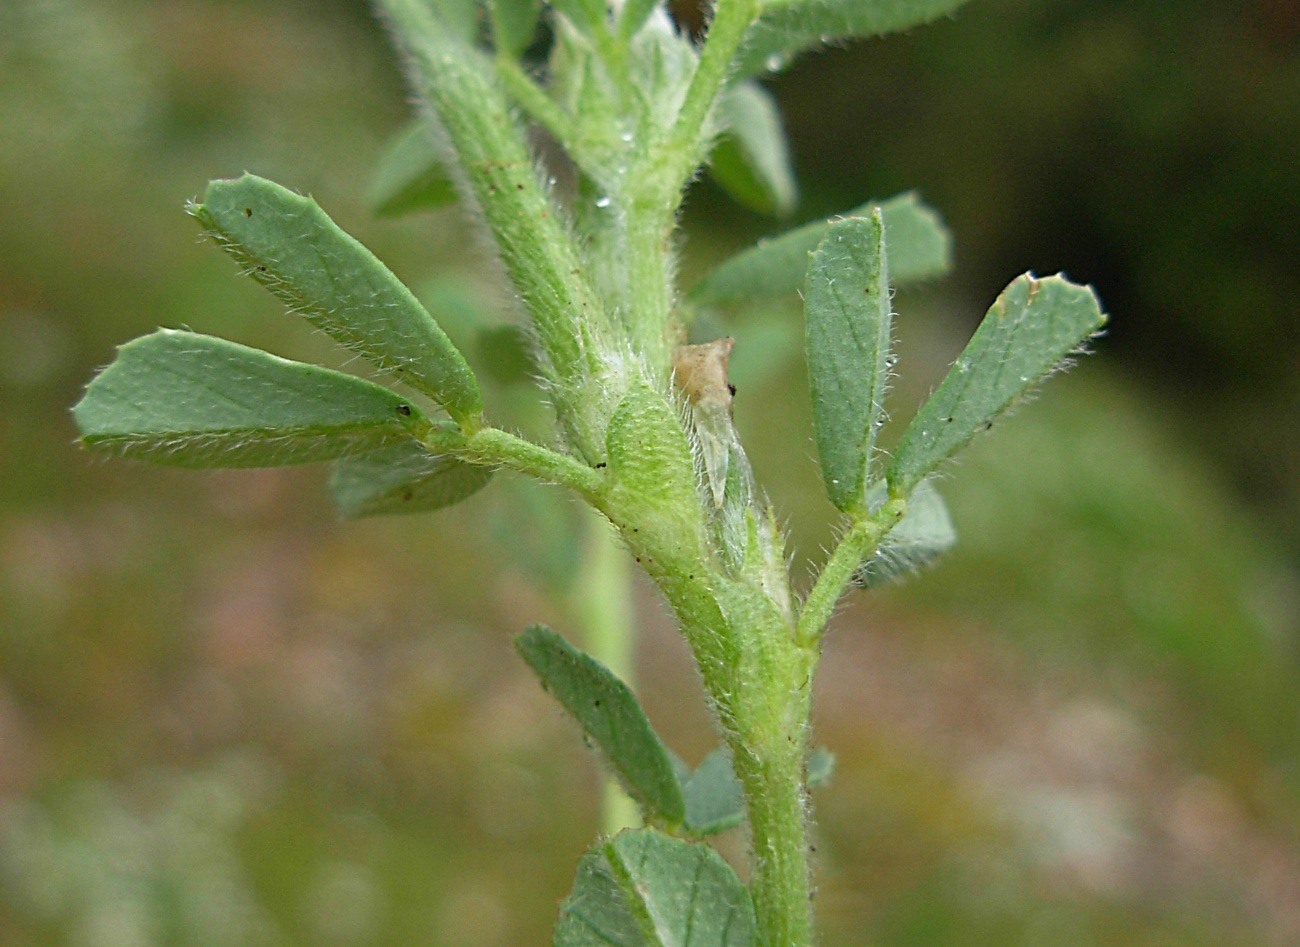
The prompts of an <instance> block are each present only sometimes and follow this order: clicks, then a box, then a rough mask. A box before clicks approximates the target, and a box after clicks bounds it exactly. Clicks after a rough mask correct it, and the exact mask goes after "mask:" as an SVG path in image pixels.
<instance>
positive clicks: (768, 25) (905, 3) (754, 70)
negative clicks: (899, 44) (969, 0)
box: [735, 0, 966, 77]
mask: <svg viewBox="0 0 1300 947" xmlns="http://www.w3.org/2000/svg"><path fill="white" fill-rule="evenodd" d="M965 2H966V0H768V2H767V3H765V4H764V5H763V15H762V16H761V17H759V19H758V22H757V23H755V24H754V25H753V26H752V27H750V29H749V32H748V33H746V34H745V39H744V41H743V42H742V43H741V46H740V49H739V51H738V52H737V53H736V59H735V69H736V75H737V76H742V77H743V76H753V75H757V74H758V73H761V72H776V71H778V70H780V69H784V68H785V67H786V66H787V65H789V63H790V61H791V60H792V59H793V58H794V57H795V56H796V55H798V54H799V53H801V52H804V51H805V50H808V49H813V48H815V47H818V46H825V45H827V44H829V43H837V42H843V41H845V40H851V39H865V38H867V37H870V36H881V35H883V34H885V33H896V32H898V31H900V30H906V29H910V28H912V27H914V26H921V25H922V24H925V23H929V22H931V21H932V20H936V19H938V18H939V17H941V16H945V15H947V14H949V13H951V12H952V11H953V10H955V9H957V8H958V7H959V6H961V5H962V4H963V3H965Z"/></svg>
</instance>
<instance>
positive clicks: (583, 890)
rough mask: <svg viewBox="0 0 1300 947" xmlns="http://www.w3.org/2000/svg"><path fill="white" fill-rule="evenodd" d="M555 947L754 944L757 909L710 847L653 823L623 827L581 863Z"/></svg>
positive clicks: (726, 946) (564, 907)
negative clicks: (644, 826) (657, 828)
mask: <svg viewBox="0 0 1300 947" xmlns="http://www.w3.org/2000/svg"><path fill="white" fill-rule="evenodd" d="M552 943H553V944H554V945H555V947H609V945H611V944H615V945H619V947H751V945H753V944H754V943H755V923H754V907H753V904H752V902H751V901H750V898H749V892H748V891H746V890H745V886H744V885H742V884H741V883H740V879H739V878H737V877H736V874H735V872H733V871H732V870H731V867H730V866H729V865H728V864H727V863H726V862H724V861H723V860H722V858H721V857H719V855H718V854H717V853H716V852H714V851H713V850H712V849H710V848H709V847H708V846H706V845H698V844H692V843H690V842H684V841H681V840H680V839H674V838H670V837H668V836H666V835H663V834H661V833H659V832H656V831H654V830H653V829H639V830H635V831H627V832H620V833H619V834H618V835H616V836H615V837H614V838H613V839H611V840H609V841H607V842H602V843H599V844H597V845H596V846H594V847H593V848H591V849H590V850H589V851H588V852H587V854H586V855H584V856H583V857H582V860H581V861H580V862H579V863H578V873H577V877H576V879H575V880H574V884H573V891H572V893H571V894H570V895H569V897H568V898H566V899H565V901H564V904H562V905H561V906H560V919H559V922H558V923H557V924H556V927H555V938H554V940H553V942H552Z"/></svg>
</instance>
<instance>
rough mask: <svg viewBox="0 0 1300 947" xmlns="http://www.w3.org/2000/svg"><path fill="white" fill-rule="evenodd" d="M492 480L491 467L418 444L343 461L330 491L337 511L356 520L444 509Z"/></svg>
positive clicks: (390, 447)
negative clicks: (471, 462) (436, 451)
mask: <svg viewBox="0 0 1300 947" xmlns="http://www.w3.org/2000/svg"><path fill="white" fill-rule="evenodd" d="M491 479H492V469H491V468H490V467H480V466H477V465H475V464H467V463H465V462H464V461H461V460H457V459H456V458H455V457H450V456H448V455H446V454H432V453H430V452H429V451H428V450H426V449H425V448H424V446H423V445H421V444H420V443H419V442H418V441H407V442H404V443H398V444H393V445H391V446H389V447H384V448H381V449H379V450H377V451H373V452H371V453H368V454H362V455H360V456H358V457H348V458H345V459H343V460H340V461H339V462H338V464H337V465H336V466H335V468H334V476H333V479H332V480H331V483H330V488H331V490H332V491H333V493H334V503H335V505H336V506H337V507H338V509H339V512H340V513H341V514H342V515H343V516H345V517H348V518H349V519H352V518H356V517H361V516H383V515H387V514H391V513H427V512H430V511H432V510H440V509H442V508H443V507H448V506H452V505H454V504H456V503H459V502H460V501H461V500H464V499H465V498H466V497H469V496H471V495H473V494H475V493H477V492H478V491H479V490H482V489H483V488H484V487H485V486H487V482H488V481H489V480H491Z"/></svg>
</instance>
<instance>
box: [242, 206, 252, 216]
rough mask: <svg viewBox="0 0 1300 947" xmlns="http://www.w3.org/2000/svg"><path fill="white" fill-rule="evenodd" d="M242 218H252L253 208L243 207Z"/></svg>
mask: <svg viewBox="0 0 1300 947" xmlns="http://www.w3.org/2000/svg"><path fill="white" fill-rule="evenodd" d="M244 216H245V217H252V216H253V208H251V207H245V208H244Z"/></svg>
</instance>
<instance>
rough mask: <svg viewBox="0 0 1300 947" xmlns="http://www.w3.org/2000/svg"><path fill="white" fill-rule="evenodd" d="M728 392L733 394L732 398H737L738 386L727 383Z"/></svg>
mask: <svg viewBox="0 0 1300 947" xmlns="http://www.w3.org/2000/svg"><path fill="white" fill-rule="evenodd" d="M727 390H728V391H729V392H731V397H733V398H734V397H736V386H735V385H733V384H732V383H731V382H727Z"/></svg>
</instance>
